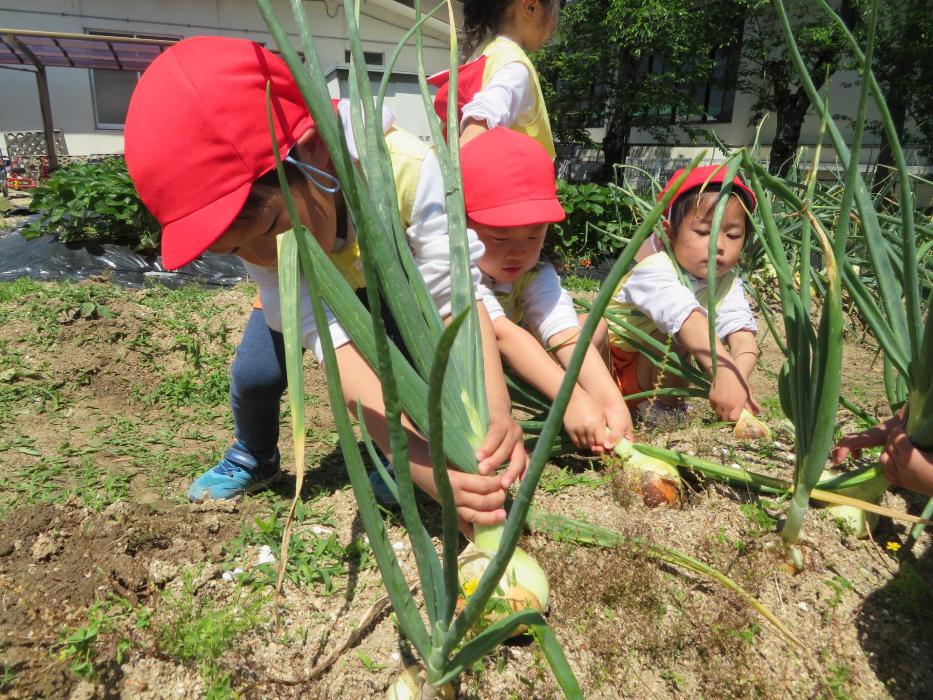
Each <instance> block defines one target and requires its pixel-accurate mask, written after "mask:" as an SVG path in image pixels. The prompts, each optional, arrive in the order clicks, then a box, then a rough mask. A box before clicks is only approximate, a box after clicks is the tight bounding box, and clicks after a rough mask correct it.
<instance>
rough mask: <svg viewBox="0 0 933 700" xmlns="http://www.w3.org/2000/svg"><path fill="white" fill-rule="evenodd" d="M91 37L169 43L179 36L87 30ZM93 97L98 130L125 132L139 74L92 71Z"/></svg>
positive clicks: (99, 69) (97, 69)
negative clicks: (119, 37)
mask: <svg viewBox="0 0 933 700" xmlns="http://www.w3.org/2000/svg"><path fill="white" fill-rule="evenodd" d="M87 33H88V34H93V35H98V36H101V35H103V36H124V37H132V38H134V39H167V40H169V41H177V40H178V39H181V37H180V36H164V35H159V34H139V33H133V32H113V31H94V30H88V32H87ZM89 73H90V74H91V95H92V97H93V102H94V120H95V122H96V123H97V128H98V129H122V128H123V125H124V123H125V122H126V110H127V109H129V106H130V97H131V96H132V95H133V90H135V89H136V83H137V82H138V81H139V76H140V72H139V71H128V70H107V69H102V68H92V69H91V70H90V71H89Z"/></svg>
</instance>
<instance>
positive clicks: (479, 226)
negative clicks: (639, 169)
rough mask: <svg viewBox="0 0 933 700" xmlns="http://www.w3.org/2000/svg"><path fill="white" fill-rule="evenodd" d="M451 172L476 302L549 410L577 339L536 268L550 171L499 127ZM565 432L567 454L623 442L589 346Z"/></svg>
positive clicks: (551, 281)
mask: <svg viewBox="0 0 933 700" xmlns="http://www.w3.org/2000/svg"><path fill="white" fill-rule="evenodd" d="M492 163H494V164H495V166H494V167H491V166H490V164H492ZM460 165H461V172H462V175H463V198H464V204H465V205H466V213H467V217H468V220H469V224H470V227H471V228H473V229H474V230H475V231H476V233H477V235H478V236H479V239H480V241H482V243H483V245H484V246H485V248H486V250H485V252H484V253H483V256H482V257H481V258H480V259H479V268H480V270H481V271H482V273H483V283H484V286H485V288H486V289H487V290H488V292H487V293H486V296H484V297H483V301H484V303H485V304H486V307H487V309H488V310H489V316H490V317H491V318H492V320H493V327H494V328H495V331H496V340H497V342H498V345H499V351H500V352H501V353H502V356H503V358H504V359H505V361H506V362H507V363H508V364H509V365H511V366H512V368H513V369H514V370H515V372H516V373H517V374H518V375H519V376H520V377H521V378H522V379H523V380H525V381H526V382H528V383H529V384H531V385H532V386H534V387H535V388H536V389H538V390H539V391H540V392H541V393H542V394H544V395H545V396H547V397H548V398H550V399H551V400H553V399H554V398H555V397H556V396H557V392H558V390H559V388H560V384H561V382H562V381H563V379H564V368H566V366H567V365H568V364H569V362H570V358H571V355H572V354H573V350H574V345H575V343H576V338H577V336H578V334H579V332H580V323H579V320H578V318H577V313H576V311H575V309H574V307H573V302H572V301H571V300H570V297H569V296H568V295H567V293H566V292H565V291H564V290H563V289H562V288H561V285H560V279H559V278H558V277H557V272H556V271H555V270H554V267H553V265H551V264H550V263H548V262H546V261H542V260H541V259H540V258H541V249H542V245H543V243H544V239H545V235H546V233H547V228H548V224H549V223H553V222H557V221H562V220H563V218H564V210H563V208H562V207H561V205H560V202H559V201H558V199H557V189H556V186H555V181H554V165H553V163H552V161H551V158H550V156H549V155H548V153H547V152H546V151H545V150H544V148H542V146H541V145H540V144H539V143H538V142H537V141H535V140H534V139H532V138H530V137H528V136H525V135H524V134H520V133H518V132H516V131H512V130H511V129H505V128H503V127H496V128H493V129H490V130H489V131H486V132H484V133H482V134H480V135H479V136H477V137H476V138H475V139H473V140H472V141H470V142H469V143H468V144H466V145H464V146H463V148H462V149H461V155H460ZM545 348H548V350H546V349H545ZM549 351H550V353H551V354H552V355H553V357H552V356H551V355H549ZM555 359H556V360H557V361H556V362H555V361H554V360H555ZM564 427H565V428H566V430H567V433H568V434H569V435H570V437H571V439H572V440H573V442H574V444H575V445H577V446H578V447H580V448H582V449H590V450H592V451H593V452H595V453H597V454H599V453H602V452H604V451H606V450H608V449H611V448H612V446H613V445H615V443H616V442H617V441H618V439H619V438H620V437H623V436H625V437H628V438H629V439H631V437H632V421H631V417H630V416H629V412H628V408H627V407H626V405H625V401H624V400H623V399H622V395H621V394H620V393H619V390H618V388H617V387H616V385H615V383H614V382H613V381H612V377H611V376H610V374H609V372H608V370H607V368H606V365H605V364H604V363H603V362H602V360H601V359H600V356H599V353H598V351H597V350H596V348H595V347H593V346H592V345H591V346H589V347H588V348H587V354H586V356H585V359H584V362H583V366H582V367H581V369H580V374H579V377H578V378H577V386H576V387H575V389H574V391H573V393H572V394H571V398H570V402H569V403H568V405H567V411H566V413H565V414H564Z"/></svg>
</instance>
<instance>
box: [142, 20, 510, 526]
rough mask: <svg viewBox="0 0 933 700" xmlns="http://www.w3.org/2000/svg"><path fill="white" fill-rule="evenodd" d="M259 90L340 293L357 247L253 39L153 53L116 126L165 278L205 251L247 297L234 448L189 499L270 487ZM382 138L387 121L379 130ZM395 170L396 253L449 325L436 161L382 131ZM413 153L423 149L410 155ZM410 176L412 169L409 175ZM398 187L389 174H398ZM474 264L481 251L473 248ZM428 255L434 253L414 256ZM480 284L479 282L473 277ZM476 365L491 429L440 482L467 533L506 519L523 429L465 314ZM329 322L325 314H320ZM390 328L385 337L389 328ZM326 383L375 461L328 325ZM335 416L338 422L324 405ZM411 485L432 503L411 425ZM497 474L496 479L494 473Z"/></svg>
mask: <svg viewBox="0 0 933 700" xmlns="http://www.w3.org/2000/svg"><path fill="white" fill-rule="evenodd" d="M267 81H268V82H269V83H270V85H271V97H272V113H273V118H274V122H275V139H276V142H277V145H278V149H279V154H280V156H281V157H282V158H283V159H284V160H286V163H287V167H286V170H287V175H288V186H289V190H290V191H291V194H292V196H293V198H294V200H295V204H296V207H297V211H298V215H299V216H300V218H301V223H302V224H303V225H304V226H306V227H307V228H308V229H309V230H310V231H311V233H312V235H313V237H314V238H315V240H316V241H317V243H318V244H319V245H320V246H321V247H322V248H323V249H324V250H325V251H326V252H327V253H328V254H329V255H330V256H331V258H332V259H333V260H334V262H335V264H336V266H337V267H338V269H339V270H340V271H341V273H342V274H343V275H344V277H345V278H346V279H347V281H348V282H349V283H350V285H351V286H353V287H360V286H361V285H362V284H364V283H363V282H362V281H361V279H360V275H359V265H358V263H359V262H360V261H359V260H358V256H359V249H358V247H357V246H356V245H355V234H354V232H353V231H352V227H351V225H350V223H349V221H348V218H347V213H346V205H345V203H344V201H343V196H342V193H341V192H340V188H339V183H337V181H336V179H335V177H334V174H333V173H334V170H333V164H332V163H331V161H330V156H329V154H328V152H327V148H326V146H325V145H324V142H323V140H322V139H320V138H319V137H318V134H317V129H316V127H315V124H314V121H313V119H312V118H311V115H310V113H309V112H308V109H307V107H306V106H305V103H304V100H303V98H302V97H301V94H300V92H299V91H298V87H297V85H296V84H295V82H294V79H293V78H292V75H291V73H290V72H289V70H288V67H287V66H286V65H285V63H284V61H282V60H281V59H280V58H278V57H277V56H275V55H274V54H272V53H271V52H269V51H267V50H266V49H264V48H262V47H261V46H259V45H258V44H255V43H254V42H251V41H246V40H241V39H230V38H225V37H195V38H190V39H186V40H184V41H181V42H179V43H178V44H175V45H174V46H172V47H171V48H169V49H167V50H166V51H165V52H164V53H163V54H162V55H160V56H159V57H158V58H157V59H156V60H155V61H154V62H153V63H152V65H151V66H150V67H149V68H148V69H147V70H146V72H145V73H144V74H143V76H142V77H141V79H140V81H139V84H138V85H137V87H136V90H135V92H134V93H133V98H132V100H131V102H130V108H129V112H128V115H127V120H126V132H125V138H126V161H127V166H128V169H129V172H130V175H131V176H132V178H133V181H134V183H135V184H136V187H137V189H138V191H139V193H140V196H141V197H142V200H143V202H144V203H145V204H146V206H147V207H148V208H149V209H150V210H151V211H152V213H153V214H154V215H155V216H156V218H157V219H158V220H159V222H160V223H161V224H162V226H163V231H162V256H163V263H164V265H165V267H166V268H168V269H174V268H177V267H180V266H182V265H185V264H187V263H188V262H190V261H191V260H193V259H194V258H196V257H198V256H199V255H200V254H201V253H203V252H204V251H205V250H211V251H214V252H217V253H232V254H235V255H237V256H239V257H240V258H242V259H243V260H244V262H245V263H246V264H247V269H248V270H249V271H250V272H251V274H252V275H253V276H254V277H255V279H256V281H257V282H258V284H259V287H260V297H261V299H262V301H263V307H264V308H263V311H262V312H258V311H254V312H253V314H252V315H251V316H250V319H249V322H248V323H247V326H246V330H245V332H244V335H243V340H242V341H241V343H240V345H239V347H238V348H237V352H236V359H235V360H234V364H233V381H232V382H231V404H232V407H233V414H234V424H235V430H236V433H235V434H236V438H237V440H236V442H235V443H234V444H233V446H232V447H231V448H230V449H229V450H228V451H227V453H226V454H225V455H224V457H223V459H221V461H220V463H218V464H217V465H216V466H215V467H213V468H212V469H209V470H208V471H207V472H205V473H204V474H202V475H201V476H200V477H198V478H197V479H196V480H195V482H194V483H193V484H192V486H191V489H190V490H189V494H188V495H189V498H191V499H193V500H198V499H202V498H232V497H236V496H239V495H242V494H243V493H247V492H250V491H254V490H256V489H258V488H262V487H264V486H266V485H267V484H270V483H272V482H273V481H275V480H276V479H277V478H279V476H280V475H281V471H280V469H279V453H278V449H277V447H276V443H277V438H278V404H279V400H280V398H281V396H282V392H283V391H284V389H285V373H284V356H283V352H282V336H281V333H280V332H279V331H280V329H281V325H280V323H281V321H280V318H279V313H278V277H277V275H276V265H277V257H276V236H277V235H278V234H280V233H282V232H284V231H287V230H289V229H291V228H292V222H291V220H290V218H289V214H288V211H287V209H286V206H285V198H284V196H283V194H282V192H281V191H280V189H279V186H278V183H277V180H276V179H275V174H274V173H273V172H272V170H273V168H274V166H275V158H274V155H273V151H272V145H271V136H270V133H269V126H268V121H267V116H266V83H267ZM383 127H384V128H385V129H386V130H387V132H389V131H392V129H393V127H392V125H391V123H389V124H386V123H385V122H384V124H383ZM387 141H388V142H389V143H390V151H392V152H393V170H395V171H397V172H398V171H402V170H404V171H405V172H406V173H407V174H408V176H406V177H404V178H400V179H404V181H405V183H407V185H406V187H407V189H406V188H400V192H399V194H400V196H402V195H403V194H404V196H405V201H406V202H407V203H408V205H406V206H405V207H403V209H404V210H405V211H404V212H403V216H407V217H408V223H409V224H410V225H409V228H408V234H409V235H408V238H409V244H410V246H411V247H412V249H413V250H414V251H415V258H416V263H417V262H419V261H420V262H421V263H422V265H421V268H420V269H422V274H423V275H424V276H425V278H426V281H427V283H428V285H429V288H430V290H431V292H432V294H433V296H434V299H435V302H436V303H437V304H438V307H439V309H440V311H441V314H442V315H445V314H449V291H450V281H449V260H447V250H448V249H447V216H446V210H445V209H444V204H443V203H444V187H443V184H442V181H441V180H440V171H439V168H438V165H437V161H436V159H434V158H433V155H432V154H431V153H430V151H429V149H427V148H422V149H419V148H418V140H417V139H416V138H415V137H413V136H408V137H406V136H405V135H404V134H403V133H401V132H399V133H394V132H393V133H391V134H390V133H387ZM422 146H423V144H422ZM413 169H414V170H413ZM397 177H398V175H397ZM470 247H471V254H472V257H473V261H474V265H475V259H476V257H477V256H478V255H479V253H480V249H481V246H480V245H479V244H478V243H477V242H474V243H473V244H471V246H470ZM428 251H433V252H428ZM474 279H476V280H477V281H478V279H479V273H478V271H475V273H474ZM309 309H310V306H309V300H308V299H307V295H306V292H305V295H304V298H303V300H302V329H301V335H302V344H303V346H304V347H305V348H311V349H312V350H314V352H315V354H316V355H317V357H318V361H319V362H320V361H321V356H322V354H321V349H320V342H319V336H318V331H317V328H316V326H315V324H314V319H313V316H312V315H311V314H310V310H309ZM479 310H480V321H481V326H482V327H483V337H484V343H483V344H484V350H485V352H484V356H485V359H486V367H485V368H486V378H487V385H486V389H487V397H488V402H489V414H490V423H489V426H488V433H487V436H486V439H485V441H484V443H483V445H482V446H481V447H480V450H479V451H478V452H477V459H478V460H480V462H479V469H480V472H481V473H480V474H477V475H473V474H465V473H462V472H458V471H454V470H451V472H450V480H451V486H452V487H453V491H454V500H455V501H456V504H457V512H458V514H459V516H460V517H461V519H462V520H463V521H465V522H468V523H480V524H494V523H496V522H500V521H502V520H503V519H504V518H505V510H504V509H503V504H504V501H505V489H506V488H508V486H509V485H510V484H511V483H512V481H514V480H515V478H517V476H518V474H519V473H520V472H521V470H522V469H524V467H525V465H526V462H527V457H526V455H525V451H524V446H523V444H522V434H521V429H520V428H518V426H517V425H516V424H515V422H514V421H513V420H512V419H511V417H510V415H509V410H510V406H509V400H508V392H507V391H506V389H505V382H504V379H503V376H502V368H501V364H500V361H499V356H498V353H497V352H496V350H495V336H494V332H493V330H492V325H491V323H490V321H489V318H488V316H487V315H486V314H485V309H484V307H483V305H482V304H480V305H479ZM328 313H329V312H328ZM387 325H388V324H387ZM329 328H330V329H331V333H332V336H333V339H334V345H335V347H336V355H337V365H338V366H337V368H336V369H337V370H338V371H339V374H340V381H341V384H342V386H343V391H344V395H345V397H346V400H347V405H348V408H350V409H351V410H353V411H354V412H355V410H356V405H357V402H360V403H361V404H362V406H363V409H364V412H365V413H366V416H367V423H368V425H369V427H370V430H371V432H372V435H373V438H374V439H375V441H376V443H377V444H378V445H379V446H380V447H381V448H382V449H383V451H387V450H388V429H387V421H386V417H385V406H384V404H383V398H382V387H381V384H380V382H379V378H378V376H377V375H376V374H375V372H374V371H373V369H372V368H371V367H370V366H369V365H368V364H367V362H366V361H365V359H364V358H363V355H362V354H361V353H360V351H359V350H358V349H357V347H356V346H355V345H354V344H353V342H352V341H351V340H350V338H349V336H348V334H347V333H346V331H345V330H344V329H343V328H342V327H341V326H340V324H339V323H338V322H337V321H336V320H335V319H334V318H333V316H332V315H330V316H329ZM334 410H337V409H336V407H335V409H334ZM407 428H408V432H409V450H410V459H411V466H412V478H413V479H414V480H415V482H416V483H417V484H418V485H419V486H420V487H421V488H422V489H424V490H425V491H427V492H428V493H429V494H431V495H432V496H435V497H436V495H437V494H436V489H435V486H434V479H433V470H432V467H431V461H430V458H429V454H428V448H427V443H426V441H425V440H424V438H423V436H421V435H420V434H419V433H418V432H417V431H416V430H415V429H414V428H413V426H411V425H410V424H408V425H407ZM506 462H508V464H509V466H508V469H506V470H505V471H504V472H503V473H502V474H501V475H496V474H495V470H496V469H497V468H498V467H499V466H500V465H501V464H503V463H506Z"/></svg>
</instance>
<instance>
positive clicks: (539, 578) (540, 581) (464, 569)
mask: <svg viewBox="0 0 933 700" xmlns="http://www.w3.org/2000/svg"><path fill="white" fill-rule="evenodd" d="M502 532H503V526H502V525H493V526H482V525H475V526H474V533H475V541H474V542H473V543H472V544H471V545H469V546H468V547H467V548H466V549H465V550H464V551H463V553H462V554H461V555H460V565H459V571H460V588H461V589H462V590H463V594H464V598H461V599H459V600H458V601H457V607H458V609H459V608H462V606H463V605H464V604H465V603H466V600H465V598H468V597H469V596H470V595H472V594H473V591H474V590H476V584H477V583H478V582H479V579H480V577H481V576H482V575H483V573H484V572H485V571H486V569H487V568H488V567H489V562H491V561H492V557H493V555H494V554H495V553H496V550H497V549H498V548H499V541H500V540H501V539H502ZM550 596H551V587H550V584H549V583H548V580H547V575H546V574H545V573H544V570H543V569H542V568H541V567H540V566H539V565H538V562H536V561H535V560H534V559H533V558H532V557H531V556H530V555H529V554H528V553H527V552H525V551H524V550H522V549H519V548H518V547H516V548H515V551H514V552H513V553H512V560H511V561H510V562H509V563H508V566H506V568H505V573H504V574H503V575H502V578H501V579H499V590H498V591H497V592H496V593H494V594H493V597H494V598H499V599H503V600H505V601H506V603H508V606H509V608H510V609H511V611H510V612H518V611H519V610H526V609H528V608H534V609H535V610H537V611H538V612H541V613H543V612H544V611H545V610H547V606H548V602H549V600H550ZM504 616H505V614H503V612H499V611H492V612H490V613H488V614H487V620H489V621H491V622H495V621H496V620H498V619H500V618H501V617H504ZM524 631H525V628H524V627H520V628H518V629H516V631H515V634H516V635H517V634H522V633H524ZM513 636H514V635H513Z"/></svg>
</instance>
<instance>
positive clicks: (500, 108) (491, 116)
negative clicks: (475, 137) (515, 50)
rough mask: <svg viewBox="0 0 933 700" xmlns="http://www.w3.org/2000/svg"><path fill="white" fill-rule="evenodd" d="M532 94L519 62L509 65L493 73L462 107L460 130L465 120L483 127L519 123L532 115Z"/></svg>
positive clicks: (529, 78) (526, 74)
mask: <svg viewBox="0 0 933 700" xmlns="http://www.w3.org/2000/svg"><path fill="white" fill-rule="evenodd" d="M534 106H535V93H534V90H532V89H531V76H530V75H529V73H528V69H527V68H525V66H523V65H522V64H521V63H509V64H507V65H506V66H503V67H502V68H501V69H500V70H498V71H496V73H495V75H493V76H492V77H491V78H490V79H489V82H488V83H487V84H486V86H485V87H484V88H483V89H482V90H480V91H479V92H477V93H476V94H475V95H474V96H473V99H472V100H470V101H469V102H468V103H467V104H466V105H464V107H463V116H462V117H461V119H460V130H461V131H463V127H464V126H465V125H466V122H467V120H468V119H475V120H477V121H480V122H485V123H486V126H487V128H489V129H492V128H494V127H497V126H503V127H506V128H508V127H510V126H512V125H513V124H519V125H521V124H523V123H524V121H523V120H528V119H530V118H531V117H533V116H534V114H532V113H531V111H532V109H534Z"/></svg>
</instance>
